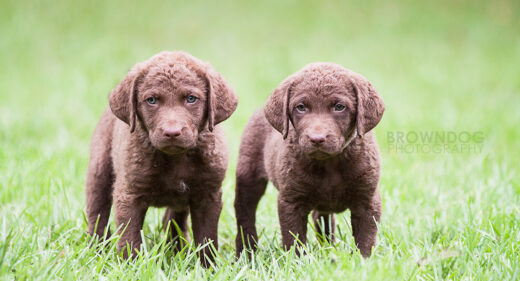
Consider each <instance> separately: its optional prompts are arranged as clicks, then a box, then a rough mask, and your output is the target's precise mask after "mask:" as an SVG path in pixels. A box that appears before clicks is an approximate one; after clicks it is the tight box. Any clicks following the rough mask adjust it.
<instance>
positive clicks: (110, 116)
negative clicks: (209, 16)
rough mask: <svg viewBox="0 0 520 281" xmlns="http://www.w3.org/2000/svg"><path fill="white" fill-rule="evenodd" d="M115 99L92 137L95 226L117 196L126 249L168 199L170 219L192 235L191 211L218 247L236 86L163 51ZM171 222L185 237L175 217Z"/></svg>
mask: <svg viewBox="0 0 520 281" xmlns="http://www.w3.org/2000/svg"><path fill="white" fill-rule="evenodd" d="M109 103H110V109H111V110H109V109H107V110H105V112H104V113H103V116H102V117H101V120H100V121H99V123H98V125H97V128H96V130H95V131H94V135H93V137H92V144H91V152H90V153H91V154H90V163H89V167H88V172H87V182H86V192H87V218H88V232H89V233H90V234H93V235H94V234H96V235H98V236H102V235H103V231H104V230H105V227H107V223H108V217H109V214H110V208H111V205H112V203H113V204H114V211H115V221H116V225H117V226H121V225H123V228H125V227H126V230H125V231H124V232H123V234H122V237H121V239H120V241H119V244H118V249H119V250H122V249H123V248H124V247H125V246H126V245H127V244H128V245H130V247H132V249H134V250H136V249H139V247H140V245H141V242H142V241H141V233H140V231H141V229H142V225H143V221H144V217H145V214H146V210H147V209H148V207H150V206H155V207H164V206H165V207H168V209H167V210H166V213H165V215H164V222H165V226H166V225H167V224H168V223H169V222H170V221H175V223H177V225H178V226H179V228H180V230H181V231H182V232H183V233H182V234H183V235H184V236H185V237H186V238H187V234H188V229H187V227H188V222H187V217H188V213H191V220H192V227H193V236H194V240H195V243H196V244H198V245H200V244H203V243H205V242H207V241H213V245H214V246H215V247H217V224H218V219H219V215H220V211H221V208H222V200H221V183H222V181H223V179H224V174H225V172H226V168H227V163H228V159H227V147H226V144H225V139H224V134H223V132H222V130H221V129H220V128H219V126H216V125H217V124H218V123H220V122H222V121H224V120H226V119H227V118H228V117H229V116H230V115H231V114H232V113H233V111H234V110H235V108H236V106H237V96H236V94H235V92H234V91H233V89H232V88H231V87H230V86H229V85H228V84H227V83H226V81H225V80H224V79H223V78H222V76H220V75H219V74H218V73H217V72H216V71H215V70H214V69H213V67H212V66H211V65H209V64H207V63H204V62H202V61H200V60H198V59H197V58H194V57H192V56H191V55H189V54H186V53H183V52H162V53H160V54H157V55H155V56H154V57H152V58H151V59H149V60H147V61H145V62H142V63H138V64H137V65H135V66H134V67H133V68H132V69H131V70H130V72H129V73H128V74H127V76H126V77H125V78H124V79H123V81H121V83H120V84H119V85H118V86H117V87H116V88H115V89H114V90H113V91H112V93H111V94H110V97H109ZM170 229H171V230H172V237H178V235H179V233H177V231H176V230H175V228H174V226H173V224H171V225H170ZM178 244H179V243H178ZM204 251H205V252H204V254H208V256H211V255H209V253H210V252H209V249H208V247H206V248H205V250H204ZM126 253H127V251H126V250H125V251H124V254H125V256H126ZM134 253H135V252H134ZM203 262H205V263H206V264H205V265H207V261H206V260H205V259H204V260H203Z"/></svg>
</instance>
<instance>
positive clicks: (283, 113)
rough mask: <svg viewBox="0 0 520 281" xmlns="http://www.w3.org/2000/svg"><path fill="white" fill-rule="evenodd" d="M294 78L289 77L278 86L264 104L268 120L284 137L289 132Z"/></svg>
mask: <svg viewBox="0 0 520 281" xmlns="http://www.w3.org/2000/svg"><path fill="white" fill-rule="evenodd" d="M292 87H293V79H287V80H285V81H284V82H282V84H280V86H278V87H277V88H276V89H275V90H274V91H273V93H272V94H271V95H270V96H269V98H268V99H267V102H266V104H265V106H264V115H265V118H266V119H267V121H269V123H270V124H271V126H273V127H274V128H275V129H276V130H277V131H278V132H280V133H282V136H283V138H284V139H286V138H287V135H288V134H289V121H290V118H291V117H290V110H289V102H290V98H291V90H292Z"/></svg>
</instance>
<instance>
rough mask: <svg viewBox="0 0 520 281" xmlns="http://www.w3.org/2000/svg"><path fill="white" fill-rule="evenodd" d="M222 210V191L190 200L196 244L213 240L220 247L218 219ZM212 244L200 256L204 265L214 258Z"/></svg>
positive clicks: (214, 245) (216, 246) (213, 243)
mask: <svg viewBox="0 0 520 281" xmlns="http://www.w3.org/2000/svg"><path fill="white" fill-rule="evenodd" d="M221 210H222V191H221V190H220V189H219V190H218V191H215V192H212V193H209V194H201V195H200V196H195V197H193V198H192V199H191V200H190V212H191V224H192V229H193V240H194V242H195V245H197V246H199V245H203V244H205V243H207V242H211V244H212V245H213V247H214V248H215V250H217V249H218V219H219V217H220V211H221ZM211 244H210V245H208V246H206V247H204V249H203V250H202V252H200V254H199V257H200V260H201V263H202V265H203V266H204V267H209V266H210V261H213V260H214V254H216V253H213V252H212V247H211Z"/></svg>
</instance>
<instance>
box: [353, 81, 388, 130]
mask: <svg viewBox="0 0 520 281" xmlns="http://www.w3.org/2000/svg"><path fill="white" fill-rule="evenodd" d="M351 82H352V88H353V89H354V92H355V94H356V98H357V114H356V128H357V135H358V137H361V138H362V137H363V136H364V135H365V133H367V132H368V131H370V130H372V129H373V128H374V127H375V126H376V125H377V124H378V123H379V121H381V118H382V117H383V112H384V111H385V104H384V102H383V98H382V97H381V96H380V95H379V94H378V93H377V91H376V89H375V88H374V86H372V84H371V83H370V82H368V80H366V79H365V78H364V77H355V78H353V79H352V80H351Z"/></svg>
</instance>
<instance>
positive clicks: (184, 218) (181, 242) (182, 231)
mask: <svg viewBox="0 0 520 281" xmlns="http://www.w3.org/2000/svg"><path fill="white" fill-rule="evenodd" d="M188 214H189V211H188V210H186V211H181V212H177V211H174V210H172V209H170V208H167V209H166V212H164V217H163V224H164V230H168V229H169V233H167V235H168V241H169V242H173V243H174V247H175V248H174V249H175V251H177V252H179V251H181V250H182V248H184V246H185V245H186V242H188V241H189V233H188ZM177 228H178V229H177ZM181 235H182V236H183V238H181Z"/></svg>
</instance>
